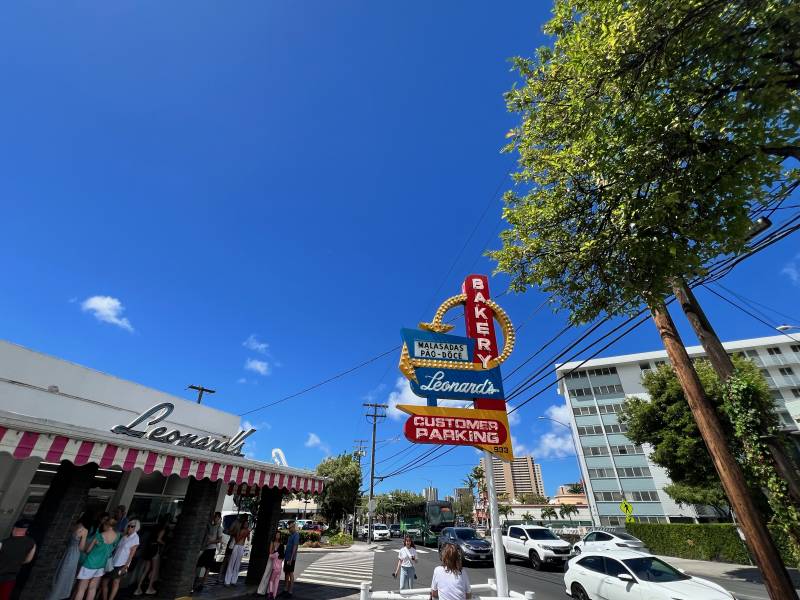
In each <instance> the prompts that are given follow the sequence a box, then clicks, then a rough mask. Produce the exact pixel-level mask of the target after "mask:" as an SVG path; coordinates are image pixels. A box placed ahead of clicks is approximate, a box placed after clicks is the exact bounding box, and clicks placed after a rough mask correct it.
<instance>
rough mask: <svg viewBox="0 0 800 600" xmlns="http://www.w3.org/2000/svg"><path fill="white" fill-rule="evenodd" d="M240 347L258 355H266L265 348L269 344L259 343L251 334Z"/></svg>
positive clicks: (254, 335) (253, 334)
mask: <svg viewBox="0 0 800 600" xmlns="http://www.w3.org/2000/svg"><path fill="white" fill-rule="evenodd" d="M242 346H244V347H245V348H247V349H248V350H252V351H253V352H258V353H259V354H266V353H267V348H269V344H267V343H266V342H260V341H259V340H258V338H257V337H256V334H255V333H251V334H250V336H249V337H248V338H247V339H246V340H245V341H243V342H242Z"/></svg>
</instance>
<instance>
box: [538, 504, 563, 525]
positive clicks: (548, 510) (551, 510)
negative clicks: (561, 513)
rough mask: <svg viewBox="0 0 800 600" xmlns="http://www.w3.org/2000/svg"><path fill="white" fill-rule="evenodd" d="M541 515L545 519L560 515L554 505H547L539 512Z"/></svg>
mask: <svg viewBox="0 0 800 600" xmlns="http://www.w3.org/2000/svg"><path fill="white" fill-rule="evenodd" d="M539 516H540V517H541V518H542V519H543V520H544V519H547V520H548V521H549V520H550V519H555V518H556V517H557V516H558V512H557V511H556V509H555V507H554V506H545V507H544V508H543V509H542V510H541V511H540V513H539Z"/></svg>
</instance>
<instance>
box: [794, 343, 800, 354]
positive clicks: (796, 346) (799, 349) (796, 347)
mask: <svg viewBox="0 0 800 600" xmlns="http://www.w3.org/2000/svg"><path fill="white" fill-rule="evenodd" d="M792 352H797V353H798V354H800V345H794V346H792Z"/></svg>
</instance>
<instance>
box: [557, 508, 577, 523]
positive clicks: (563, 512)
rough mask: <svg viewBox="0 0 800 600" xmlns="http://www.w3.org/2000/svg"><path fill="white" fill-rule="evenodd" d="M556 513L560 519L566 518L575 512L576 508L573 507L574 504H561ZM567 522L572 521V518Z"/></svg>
mask: <svg viewBox="0 0 800 600" xmlns="http://www.w3.org/2000/svg"><path fill="white" fill-rule="evenodd" d="M558 513H559V514H560V515H561V518H562V519H566V518H568V517H571V516H572V515H574V514H577V513H578V509H577V508H576V507H575V505H574V504H562V505H561V507H560V508H559V511H558ZM569 522H570V523H572V519H570V520H569Z"/></svg>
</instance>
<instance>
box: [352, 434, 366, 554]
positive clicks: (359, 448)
mask: <svg viewBox="0 0 800 600" xmlns="http://www.w3.org/2000/svg"><path fill="white" fill-rule="evenodd" d="M353 441H354V442H355V443H356V450H355V452H353V456H355V458H356V461H358V471H359V473H360V472H361V459H362V458H363V457H364V456H366V455H367V451H366V450H365V448H366V446H365V445H364V444H366V443H367V442H368V441H369V440H353ZM360 499H361V494H360V493H359V495H358V498H357V499H356V505H355V506H354V507H353V539H357V536H356V517H357V516H358V503H359V500H360Z"/></svg>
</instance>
